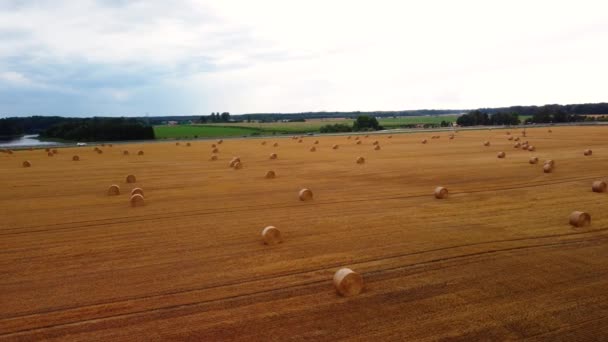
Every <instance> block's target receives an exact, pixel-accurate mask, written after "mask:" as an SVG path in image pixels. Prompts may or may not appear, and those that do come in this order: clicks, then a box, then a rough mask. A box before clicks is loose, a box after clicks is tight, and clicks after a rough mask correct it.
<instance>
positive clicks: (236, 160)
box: [228, 157, 241, 167]
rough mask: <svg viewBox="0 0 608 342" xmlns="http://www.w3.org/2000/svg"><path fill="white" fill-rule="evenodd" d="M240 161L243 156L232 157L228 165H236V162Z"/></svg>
mask: <svg viewBox="0 0 608 342" xmlns="http://www.w3.org/2000/svg"><path fill="white" fill-rule="evenodd" d="M240 162H241V158H239V157H232V159H230V163H228V165H229V166H230V167H234V165H235V164H236V163H240Z"/></svg>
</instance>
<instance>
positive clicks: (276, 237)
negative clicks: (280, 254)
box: [262, 226, 283, 245]
mask: <svg viewBox="0 0 608 342" xmlns="http://www.w3.org/2000/svg"><path fill="white" fill-rule="evenodd" d="M262 240H263V241H264V243H265V244H267V245H276V244H279V243H281V242H283V239H282V238H281V231H279V230H278V229H277V228H276V227H274V226H268V227H266V228H264V230H262Z"/></svg>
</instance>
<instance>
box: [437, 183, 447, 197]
mask: <svg viewBox="0 0 608 342" xmlns="http://www.w3.org/2000/svg"><path fill="white" fill-rule="evenodd" d="M447 197H448V189H446V188H444V187H442V186H438V187H436V188H435V198H436V199H444V198H447Z"/></svg>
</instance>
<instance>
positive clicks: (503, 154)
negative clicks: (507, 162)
mask: <svg viewBox="0 0 608 342" xmlns="http://www.w3.org/2000/svg"><path fill="white" fill-rule="evenodd" d="M496 156H497V157H498V158H500V159H502V158H504V157H506V156H507V154H506V153H504V152H498V154H497V155H496Z"/></svg>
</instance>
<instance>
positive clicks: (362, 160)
mask: <svg viewBox="0 0 608 342" xmlns="http://www.w3.org/2000/svg"><path fill="white" fill-rule="evenodd" d="M357 164H365V158H363V157H359V158H357Z"/></svg>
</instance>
